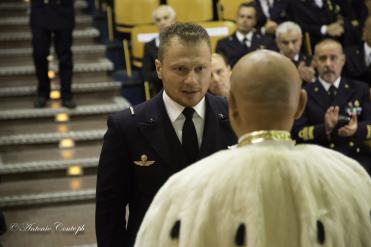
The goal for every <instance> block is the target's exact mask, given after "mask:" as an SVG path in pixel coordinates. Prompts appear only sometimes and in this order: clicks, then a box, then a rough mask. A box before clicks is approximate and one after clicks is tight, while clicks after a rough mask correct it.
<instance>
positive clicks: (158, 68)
mask: <svg viewBox="0 0 371 247" xmlns="http://www.w3.org/2000/svg"><path fill="white" fill-rule="evenodd" d="M155 65H156V72H157V77H158V78H159V79H161V80H162V64H161V62H160V60H158V59H156V60H155Z"/></svg>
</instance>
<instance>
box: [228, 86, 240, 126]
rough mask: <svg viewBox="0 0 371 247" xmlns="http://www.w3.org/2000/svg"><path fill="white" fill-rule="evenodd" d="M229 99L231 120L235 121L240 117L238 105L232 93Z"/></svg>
mask: <svg viewBox="0 0 371 247" xmlns="http://www.w3.org/2000/svg"><path fill="white" fill-rule="evenodd" d="M227 99H228V113H229V118H230V119H233V120H235V119H236V118H237V117H238V109H237V104H236V98H235V97H234V95H233V93H232V92H231V91H229V94H228V97H227Z"/></svg>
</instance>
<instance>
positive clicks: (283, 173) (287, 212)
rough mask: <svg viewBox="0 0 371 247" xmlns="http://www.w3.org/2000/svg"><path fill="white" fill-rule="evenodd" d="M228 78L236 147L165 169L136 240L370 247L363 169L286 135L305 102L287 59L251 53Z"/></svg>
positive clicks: (197, 246)
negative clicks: (173, 170) (176, 168)
mask: <svg viewBox="0 0 371 247" xmlns="http://www.w3.org/2000/svg"><path fill="white" fill-rule="evenodd" d="M231 83H232V84H231V91H230V97H229V116H230V120H231V124H232V127H233V129H234V131H235V132H236V134H237V136H239V143H238V145H237V147H236V148H233V149H230V150H224V151H220V152H218V153H215V154H213V155H211V156H209V157H208V158H205V159H203V160H201V161H198V162H197V163H195V164H193V165H192V166H190V167H188V168H186V169H184V170H183V171H181V172H179V173H177V174H175V175H173V176H172V177H170V178H169V180H168V181H167V182H166V184H165V185H164V186H163V187H162V188H161V189H160V191H159V192H158V194H157V195H156V197H155V198H154V200H153V201H152V204H151V206H150V208H149V209H148V211H147V213H146V215H145V217H144V220H143V223H142V225H141V228H140V230H139V233H138V236H137V239H136V244H135V246H136V247H142V246H146V247H152V246H161V247H169V246H192V247H205V246H213V247H235V246H249V247H272V246H274V247H306V246H326V247H338V246H352V247H353V246H359V247H360V246H369V243H371V235H370V232H371V224H370V210H371V179H370V177H369V176H368V175H367V173H366V171H365V170H364V169H363V168H362V167H361V166H360V165H359V164H358V163H357V162H356V161H354V160H352V159H350V158H348V157H346V156H344V155H343V154H341V153H339V152H335V151H333V150H330V149H326V148H323V147H320V146H317V145H304V144H303V145H298V146H295V142H294V141H293V140H291V138H290V132H289V131H290V129H291V127H292V124H293V122H294V119H295V118H297V117H299V116H300V114H301V113H302V111H303V110H304V108H305V102H306V93H305V91H304V90H301V80H300V77H299V74H298V72H297V69H296V67H295V66H294V64H293V63H292V62H291V61H290V60H289V59H288V58H286V57H284V56H282V55H280V54H279V53H276V52H272V51H257V52H253V53H251V54H249V55H247V56H245V57H243V58H242V59H241V60H240V61H239V62H238V63H237V64H236V66H235V67H234V69H233V71H232V76H231ZM349 231H351V232H349Z"/></svg>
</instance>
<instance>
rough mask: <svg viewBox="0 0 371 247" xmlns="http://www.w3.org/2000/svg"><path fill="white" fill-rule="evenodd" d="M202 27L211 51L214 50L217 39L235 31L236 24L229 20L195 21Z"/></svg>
mask: <svg viewBox="0 0 371 247" xmlns="http://www.w3.org/2000/svg"><path fill="white" fill-rule="evenodd" d="M197 24H199V25H201V26H202V27H204V28H205V29H206V30H207V32H208V34H209V36H210V41H211V48H212V51H213V52H214V51H215V47H216V43H217V42H218V40H219V39H221V38H224V37H226V36H228V35H230V34H232V33H234V32H235V31H236V24H235V23H234V22H231V21H211V22H200V23H197Z"/></svg>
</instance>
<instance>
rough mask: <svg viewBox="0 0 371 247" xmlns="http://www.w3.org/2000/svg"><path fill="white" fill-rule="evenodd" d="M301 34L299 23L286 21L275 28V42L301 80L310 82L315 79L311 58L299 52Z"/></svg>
mask: <svg viewBox="0 0 371 247" xmlns="http://www.w3.org/2000/svg"><path fill="white" fill-rule="evenodd" d="M302 40H303V34H302V31H301V28H300V27H299V25H297V24H296V23H294V22H291V21H286V22H283V23H281V24H280V25H278V27H277V29H276V44H277V47H278V51H279V52H280V53H281V54H283V55H285V56H286V57H288V58H290V59H291V61H292V62H293V63H294V64H295V65H296V67H297V68H298V71H299V75H300V78H301V79H302V80H303V82H306V83H311V82H313V81H314V79H315V71H314V68H313V67H312V66H311V62H312V60H311V58H310V57H309V56H307V55H305V54H304V53H302V52H300V50H301V45H302ZM303 85H304V84H303Z"/></svg>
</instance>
